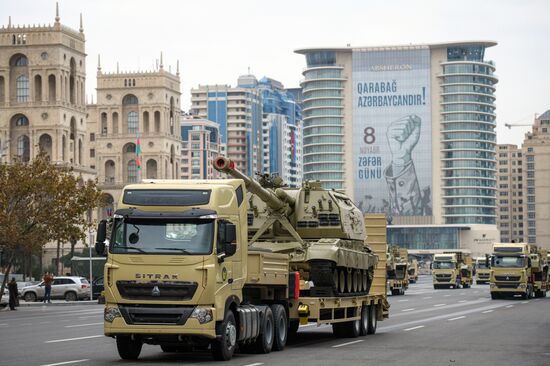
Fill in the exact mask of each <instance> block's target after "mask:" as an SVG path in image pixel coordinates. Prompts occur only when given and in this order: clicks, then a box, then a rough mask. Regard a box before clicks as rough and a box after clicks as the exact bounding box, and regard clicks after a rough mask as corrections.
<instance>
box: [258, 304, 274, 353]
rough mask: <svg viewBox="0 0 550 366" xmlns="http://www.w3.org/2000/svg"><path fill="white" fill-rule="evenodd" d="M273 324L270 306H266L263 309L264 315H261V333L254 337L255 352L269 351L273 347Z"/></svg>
mask: <svg viewBox="0 0 550 366" xmlns="http://www.w3.org/2000/svg"><path fill="white" fill-rule="evenodd" d="M274 329H275V326H274V322H273V312H272V311H271V308H269V307H267V308H266V309H265V313H264V316H263V317H262V327H261V331H262V332H261V333H260V335H259V336H258V338H257V339H256V343H255V344H254V349H255V350H256V352H257V353H269V352H271V349H272V348H273V342H274V338H275V337H274V336H275V331H274Z"/></svg>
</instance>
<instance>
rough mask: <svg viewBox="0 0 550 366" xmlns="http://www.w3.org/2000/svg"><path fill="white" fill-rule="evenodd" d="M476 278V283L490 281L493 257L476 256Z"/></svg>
mask: <svg viewBox="0 0 550 366" xmlns="http://www.w3.org/2000/svg"><path fill="white" fill-rule="evenodd" d="M474 263H475V278H476V284H478V285H481V284H486V283H489V279H490V277H491V257H490V255H488V254H487V255H485V256H484V257H476V259H475V262H474Z"/></svg>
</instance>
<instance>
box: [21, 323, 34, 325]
mask: <svg viewBox="0 0 550 366" xmlns="http://www.w3.org/2000/svg"><path fill="white" fill-rule="evenodd" d="M21 325H32V324H31V323H23V324H21Z"/></svg>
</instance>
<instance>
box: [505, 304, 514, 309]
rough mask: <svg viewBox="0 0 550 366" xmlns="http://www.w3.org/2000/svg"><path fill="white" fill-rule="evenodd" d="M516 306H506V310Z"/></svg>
mask: <svg viewBox="0 0 550 366" xmlns="http://www.w3.org/2000/svg"><path fill="white" fill-rule="evenodd" d="M513 307H514V305H506V306H505V308H507V309H509V308H513Z"/></svg>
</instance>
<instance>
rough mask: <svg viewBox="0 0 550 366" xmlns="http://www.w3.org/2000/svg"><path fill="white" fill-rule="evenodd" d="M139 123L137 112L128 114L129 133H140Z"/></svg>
mask: <svg viewBox="0 0 550 366" xmlns="http://www.w3.org/2000/svg"><path fill="white" fill-rule="evenodd" d="M138 122H139V121H138V114H137V112H135V111H132V112H128V133H138Z"/></svg>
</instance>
